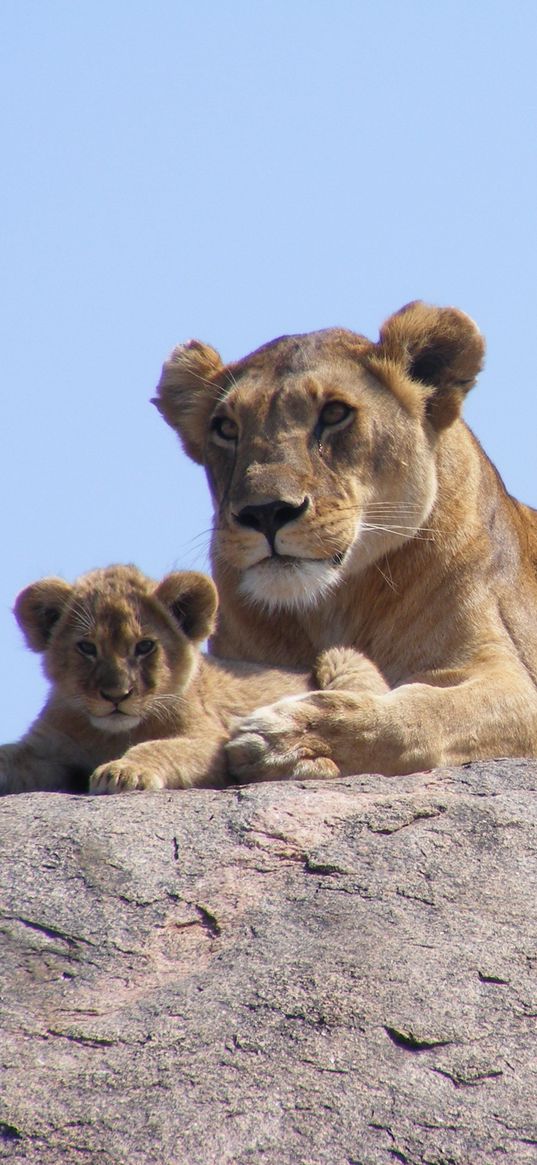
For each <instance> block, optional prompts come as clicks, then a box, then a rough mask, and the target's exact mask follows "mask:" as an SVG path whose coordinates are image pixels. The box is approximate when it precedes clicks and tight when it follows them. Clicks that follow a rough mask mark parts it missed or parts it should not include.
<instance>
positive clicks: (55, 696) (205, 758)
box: [0, 566, 382, 793]
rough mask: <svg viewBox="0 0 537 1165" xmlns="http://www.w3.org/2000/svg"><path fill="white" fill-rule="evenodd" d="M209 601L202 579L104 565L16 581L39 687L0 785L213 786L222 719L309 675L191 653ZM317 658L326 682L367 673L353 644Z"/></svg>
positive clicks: (2, 767)
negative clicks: (38, 656) (71, 577)
mask: <svg viewBox="0 0 537 1165" xmlns="http://www.w3.org/2000/svg"><path fill="white" fill-rule="evenodd" d="M216 608H217V596H216V589H215V587H214V584H213V583H212V581H211V580H210V579H209V578H207V577H206V576H205V575H202V574H197V573H195V572H191V571H183V572H176V573H174V574H172V575H168V576H167V577H166V578H165V579H164V580H163V581H162V582H161V583H158V584H157V583H155V582H153V581H151V580H150V579H148V578H146V577H145V576H144V575H143V574H141V573H140V571H138V570H137V569H136V568H135V567H132V566H111V567H108V568H106V569H103V570H96V571H92V572H91V573H89V574H86V575H83V576H82V577H81V578H80V579H78V580H77V582H76V583H74V584H73V585H72V586H71V585H70V584H69V583H67V582H64V580H62V579H43V580H41V581H40V582H37V583H34V584H32V585H31V586H30V587H27V588H26V589H25V590H24V591H23V592H22V593H21V594H20V595H19V597H18V599H17V602H16V605H15V613H16V616H17V619H18V622H19V624H20V626H21V628H22V630H23V632H24V634H25V637H26V640H27V643H28V645H29V646H30V647H31V648H32V649H33V650H34V651H38V652H41V653H42V654H43V664H44V670H45V673H46V675H47V677H48V679H49V681H50V684H51V689H50V695H49V698H48V700H47V702H46V704H45V707H44V708H43V711H42V712H41V713H40V715H39V716H38V718H37V720H36V721H35V723H34V724H33V725H32V727H31V728H30V730H29V731H28V732H27V734H26V735H25V736H24V737H23V738H22V740H21V741H19V742H18V743H16V744H9V745H4V746H3V747H2V748H0V792H3V793H8V792H11V793H18V792H27V791H30V790H48V791H52V790H64V791H66V790H70V789H78V790H80V789H84V788H87V787H88V780H89V789H90V791H91V792H95V793H111V792H117V791H121V790H128V789H162V788H185V787H188V786H192V785H210V786H219V785H223V784H225V783H226V781H227V779H228V773H227V765H226V754H225V751H224V744H225V742H226V740H227V739H228V736H229V730H230V726H231V724H232V721H233V718H234V717H236V716H237V715H242V714H244V713H245V712H247V711H249V710H250V709H252V708H255V707H256V706H258V705H260V704H263V703H264V702H266V701H267V700H269V701H270V700H274V699H276V698H278V697H281V696H284V695H286V694H287V695H289V694H292V695H296V694H297V693H300V692H306V691H307V690H308V688H309V687H311V683H310V677H309V674H308V673H307V672H297V671H291V670H289V671H282V670H277V669H275V668H267V667H264V666H261V667H257V666H255V665H252V664H241V663H233V662H229V663H224V662H220V661H218V660H216V659H208V658H207V657H206V656H203V655H202V654H201V653H200V651H199V644H200V642H201V641H202V640H203V639H204V638H205V637H206V636H207V635H208V634H209V633H210V631H211V630H212V629H213V626H214V619H215V613H216ZM319 666H320V668H321V672H322V675H321V676H320V677H319V680H318V681H317V682H319V683H322V685H323V686H324V687H326V688H328V687H330V686H332V685H334V686H336V685H337V683H338V677H339V676H340V674H342V673H343V671H344V672H345V675H347V674H348V673H349V671H350V673H351V674H352V673H353V672H354V682H355V684H356V685H357V687H361V686H362V685H364V684H365V685H367V684H368V683H371V684H372V685H373V687H374V686H375V684H376V683H377V682H378V677H377V676H376V672H375V670H374V669H372V668H371V667H370V666H368V665H367V663H365V664H364V661H362V660H361V658H360V657H359V656H358V655H357V654H356V653H354V652H347V653H341V652H338V653H335V654H334V656H333V657H332V653H330V652H328V653H326V655H325V656H323V657H321V660H320V661H319ZM381 682H382V681H381Z"/></svg>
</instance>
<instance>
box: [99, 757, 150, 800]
mask: <svg viewBox="0 0 537 1165" xmlns="http://www.w3.org/2000/svg"><path fill="white" fill-rule="evenodd" d="M165 786H166V781H165V779H164V777H163V776H160V775H159V774H158V773H157V772H155V771H153V772H152V771H151V770H150V769H147V768H144V766H143V765H141V764H136V762H135V761H131V760H129V759H128V757H122V758H121V759H120V760H114V761H110V762H109V763H108V764H105V765H99V768H98V769H95V771H94V772H93V773H92V774H91V777H90V782H89V791H90V793H129V792H131V791H132V790H133V789H164V788H165Z"/></svg>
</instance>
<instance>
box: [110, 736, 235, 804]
mask: <svg viewBox="0 0 537 1165" xmlns="http://www.w3.org/2000/svg"><path fill="white" fill-rule="evenodd" d="M223 743H224V737H222V739H221V740H216V739H214V738H213V739H201V738H194V737H177V738H171V739H169V740H149V741H146V742H145V743H143V744H135V745H133V746H132V748H129V749H128V751H127V752H126V753H124V755H123V756H122V757H119V759H118V760H113V761H109V762H108V763H107V764H104V765H99V767H98V768H97V769H95V771H94V772H93V773H92V775H91V777H90V793H127V792H129V791H131V790H133V789H190V788H192V787H193V786H200V785H206V786H209V787H215V786H219V785H223V784H224V783H225V774H226V760H225V754H224V749H223Z"/></svg>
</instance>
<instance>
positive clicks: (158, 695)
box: [15, 566, 217, 732]
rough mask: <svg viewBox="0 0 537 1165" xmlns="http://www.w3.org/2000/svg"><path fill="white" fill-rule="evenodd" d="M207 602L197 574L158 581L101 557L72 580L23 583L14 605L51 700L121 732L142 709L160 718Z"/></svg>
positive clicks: (205, 623) (205, 585)
mask: <svg viewBox="0 0 537 1165" xmlns="http://www.w3.org/2000/svg"><path fill="white" fill-rule="evenodd" d="M216 605H217V598H216V589H215V587H214V584H213V583H212V582H211V580H210V579H209V578H207V576H206V575H203V574H197V573H195V572H192V571H182V572H177V573H175V574H170V575H167V577H166V578H165V579H163V581H162V582H160V583H158V585H157V583H154V582H152V581H151V580H150V579H148V578H146V577H145V576H144V575H143V574H141V573H140V571H139V570H137V569H136V567H133V566H110V567H108V568H106V569H104V570H95V571H91V572H90V573H89V574H86V575H82V577H81V578H79V579H78V580H77V581H76V582H75V583H74V584H73V585H70V584H69V583H67V582H64V580H63V579H59V578H46V579H42V580H41V581H40V582H36V583H32V585H31V586H29V587H26V589H25V590H24V591H22V592H21V594H20V595H19V596H18V598H17V600H16V603H15V615H16V618H17V621H18V623H19V625H20V627H21V628H22V630H23V632H24V635H25V638H26V642H27V644H28V646H29V647H31V648H32V650H33V651H38V652H42V653H43V666H44V671H45V674H46V675H47V677H48V678H49V680H50V681H51V683H52V686H53V692H54V698H55V701H56V703H58V702H61V705H62V707H67V708H72V709H73V710H74V711H75V710H76V711H77V712H78V713H81V714H82V715H84V716H85V717H86V718H87V719H88V720H89V722H90V723H91V724H92V725H93V727H94V728H99V729H102V730H103V731H106V732H125V731H127V730H130V729H133V728H135V727H136V726H137V725H138V724H139V723H140V722H141V721H142V720H145V719H146V718H147V717H148V716H149V715H152V716H154V717H155V718H156V719H161V720H162V721H165V718H166V716H165V713H166V700H167V698H168V699H169V698H170V697H172V696H175V695H176V694H177V693H178V692H181V691H183V690H184V689H185V688H186V687H187V686H188V683H189V682H190V679H191V678H192V675H193V673H194V670H195V667H196V663H197V659H198V651H197V646H198V644H199V643H200V642H201V640H203V639H205V637H206V636H207V635H208V634H209V633H210V631H211V630H212V628H213V623H214V616H215V612H216Z"/></svg>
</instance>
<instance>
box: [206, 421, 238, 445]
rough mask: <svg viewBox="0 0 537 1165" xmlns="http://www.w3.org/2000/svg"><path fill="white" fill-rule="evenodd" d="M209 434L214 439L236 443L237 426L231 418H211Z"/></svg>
mask: <svg viewBox="0 0 537 1165" xmlns="http://www.w3.org/2000/svg"><path fill="white" fill-rule="evenodd" d="M211 432H212V433H214V435H215V437H216V438H217V439H218V438H220V440H221V441H236V440H237V436H238V433H239V426H238V425H237V424H236V422H235V421H232V420H231V417H224V416H222V417H213V419H212V421H211Z"/></svg>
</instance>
